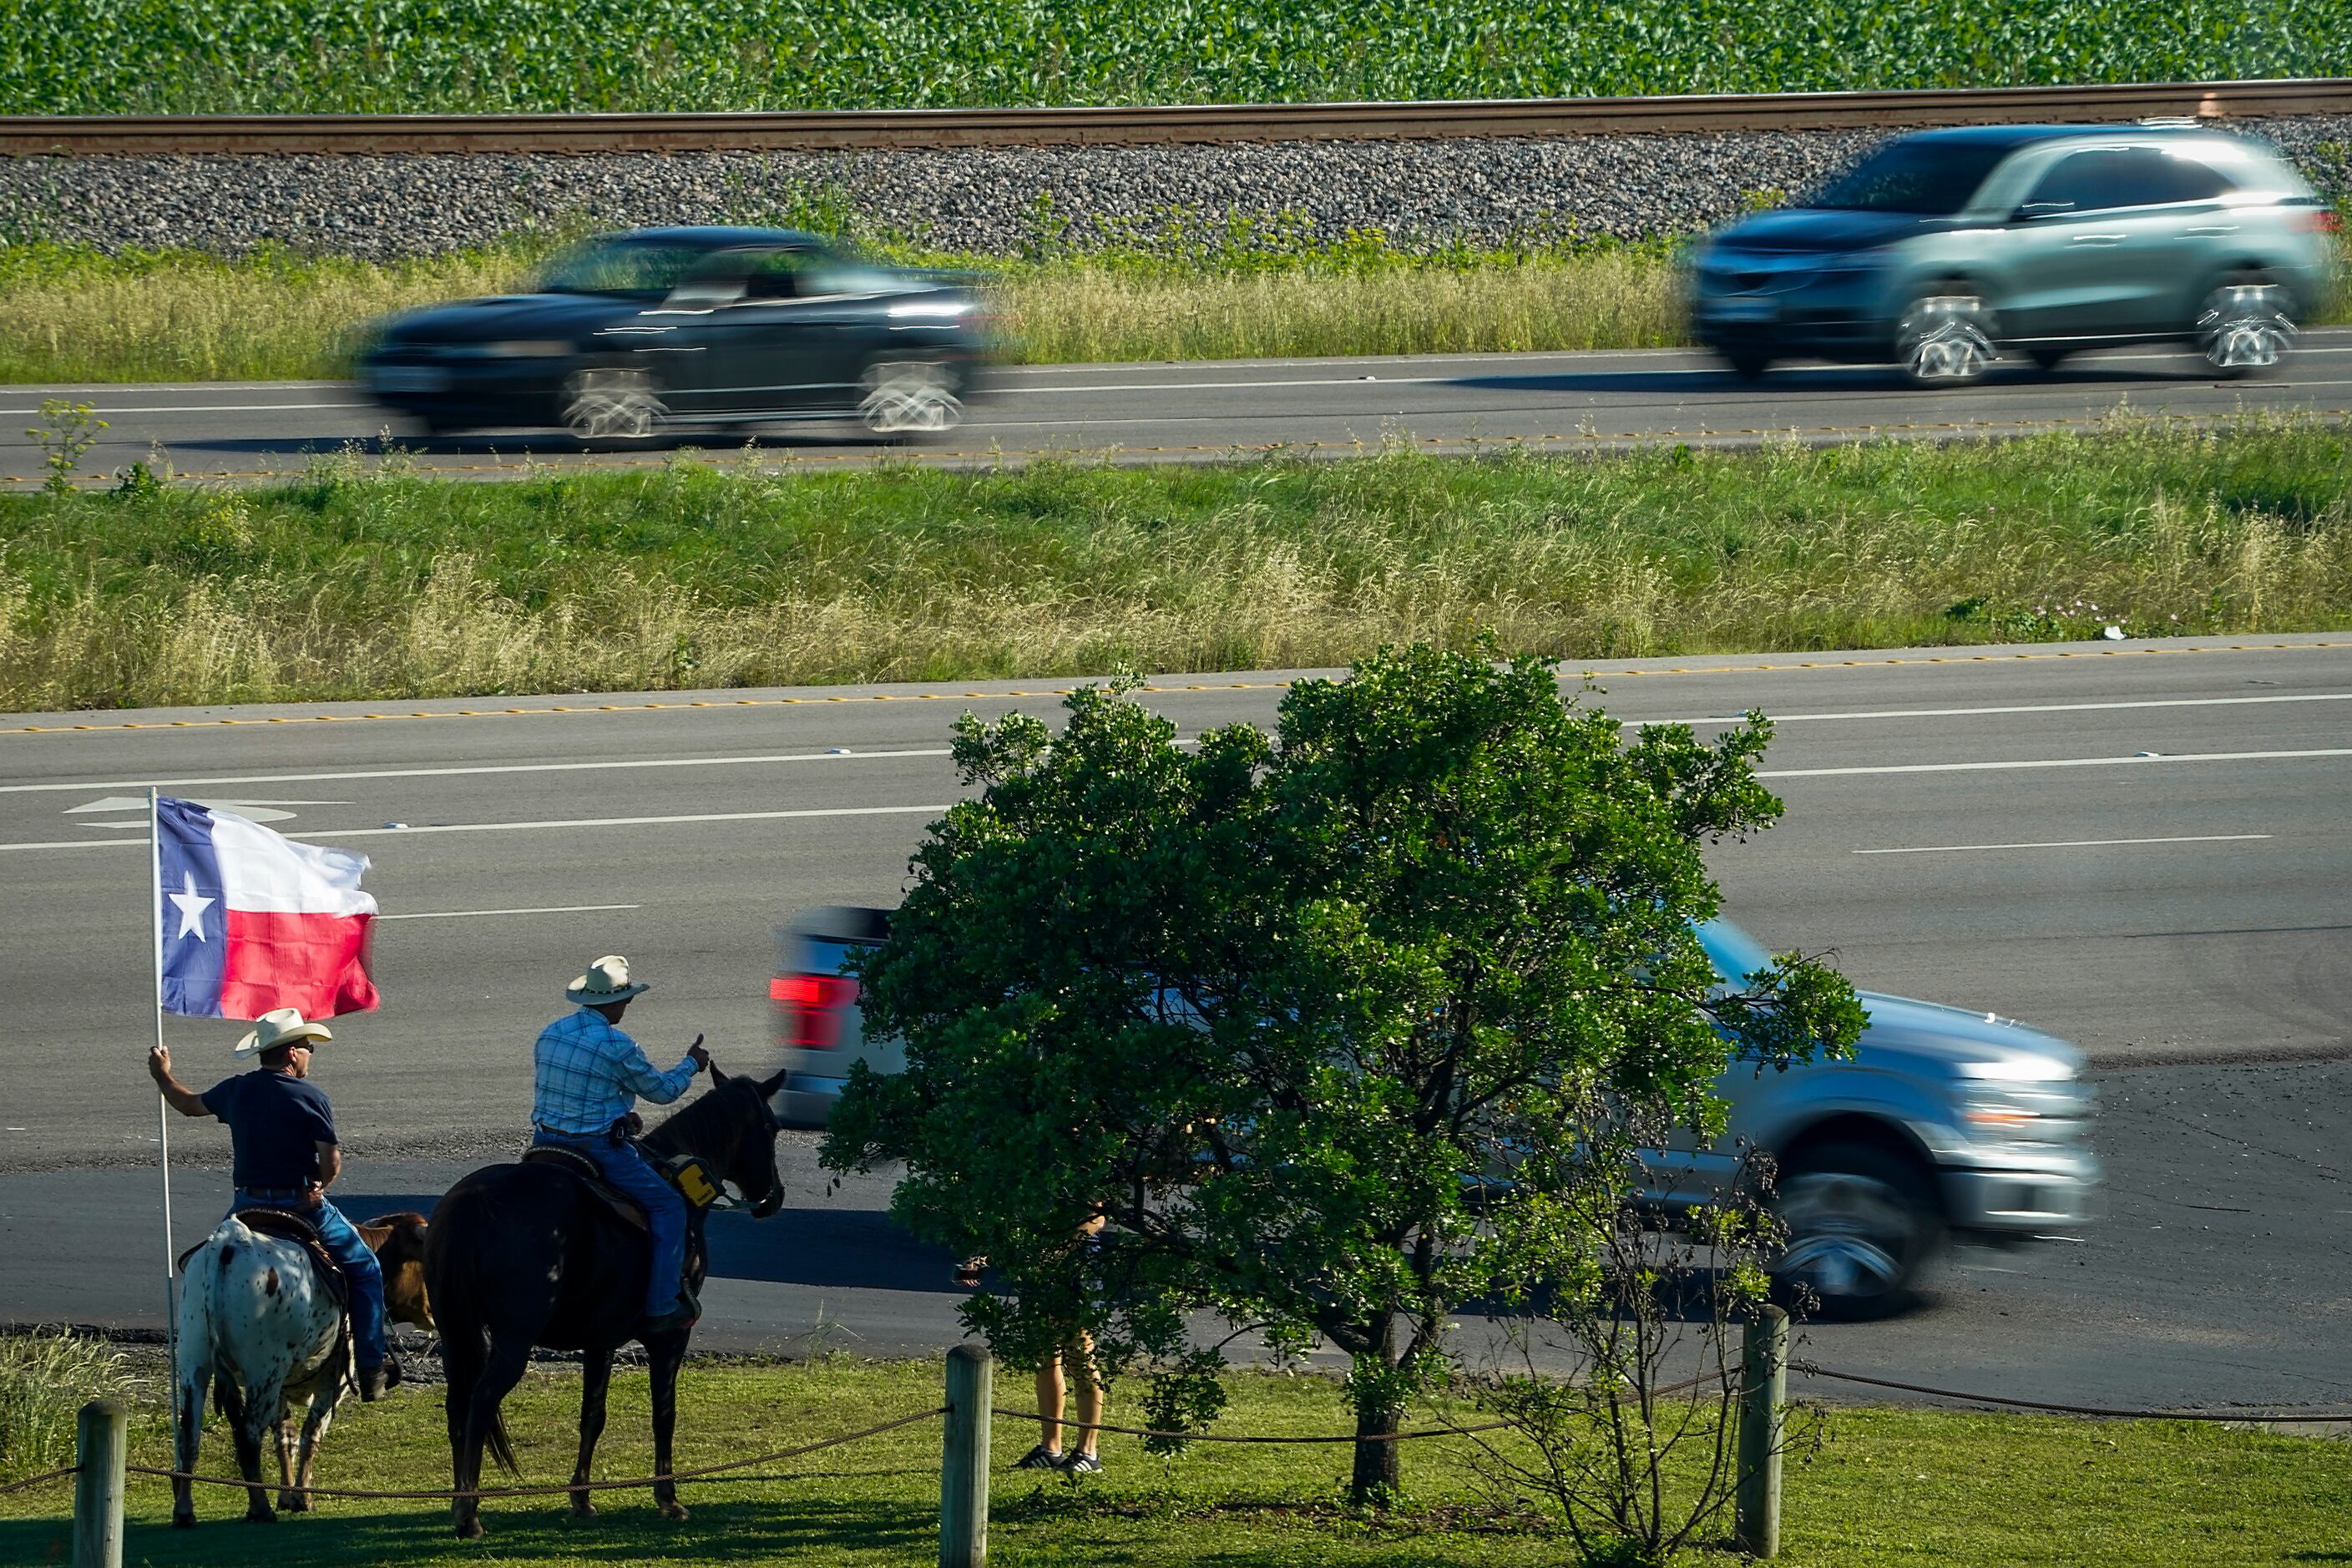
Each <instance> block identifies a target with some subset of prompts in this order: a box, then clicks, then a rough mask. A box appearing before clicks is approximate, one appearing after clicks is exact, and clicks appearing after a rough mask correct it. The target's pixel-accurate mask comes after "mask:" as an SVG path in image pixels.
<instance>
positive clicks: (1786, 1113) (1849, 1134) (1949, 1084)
mask: <svg viewBox="0 0 2352 1568" xmlns="http://www.w3.org/2000/svg"><path fill="white" fill-rule="evenodd" d="M889 919H890V917H889V911H887V910H877V909H860V908H849V907H843V906H838V905H836V906H828V907H826V908H823V909H815V910H807V911H806V912H804V913H803V914H802V915H800V916H799V917H798V918H796V919H795V920H793V921H792V923H791V924H790V925H788V926H786V927H785V928H784V930H783V931H782V932H781V933H780V942H781V949H782V951H781V953H780V962H779V963H778V966H777V971H776V974H775V977H774V979H773V980H772V981H771V982H770V984H769V994H770V996H771V998H772V1000H773V1002H774V1004H775V1007H776V1022H777V1043H778V1044H779V1045H780V1046H782V1047H783V1051H784V1061H783V1066H784V1086H783V1088H782V1089H780V1090H779V1091H778V1092H777V1094H776V1098H775V1102H774V1103H775V1110H776V1112H777V1115H778V1117H779V1118H780V1119H781V1120H782V1121H784V1122H786V1123H787V1124H789V1125H794V1126H803V1127H821V1126H823V1125H824V1121H825V1120H826V1117H827V1115H828V1113H829V1112H830V1111H831V1110H832V1107H833V1102H834V1100H835V1098H837V1097H838V1096H839V1095H840V1093H841V1090H842V1089H843V1087H844V1085H845V1084H846V1083H847V1081H848V1078H849V1068H850V1064H851V1063H852V1062H856V1061H863V1062H866V1063H867V1064H868V1065H869V1066H871V1067H872V1068H874V1070H876V1071H877V1072H884V1073H891V1072H898V1071H900V1070H902V1069H903V1068H905V1066H906V1053H905V1050H904V1048H903V1047H902V1046H901V1044H900V1042H898V1040H895V1039H889V1038H868V1037H867V1036H866V1030H865V1026H864V1018H863V1016H862V1015H861V1014H860V1012H859V1010H858V1006H857V982H856V980H855V979H853V978H850V977H848V976H846V975H844V974H843V973H842V972H841V971H842V965H843V961H844V960H845V959H846V958H847V957H848V956H849V954H850V952H852V951H853V950H854V949H856V948H858V947H862V946H866V945H869V944H872V943H875V942H880V941H882V940H883V939H884V938H885V937H886V936H887V934H888V931H889ZM1698 936H1699V941H1700V943H1701V945H1702V946H1704V947H1705V948H1706V952H1707V955H1708V956H1709V957H1710V958H1712V959H1713V960H1714V961H1715V966H1716V969H1717V972H1718V973H1721V974H1722V975H1723V976H1724V977H1725V984H1738V981H1739V980H1740V978H1741V977H1743V976H1745V975H1747V974H1750V973H1754V972H1755V971H1757V970H1759V969H1761V968H1763V967H1764V966H1765V965H1766V964H1768V963H1770V962H1771V954H1770V952H1769V951H1768V950H1767V949H1765V948H1764V947H1763V946H1762V945H1761V944H1760V943H1759V942H1756V941H1755V940H1754V939H1753V938H1751V937H1749V936H1748V934H1747V933H1746V932H1744V931H1740V930H1739V929H1738V927H1736V926H1734V925H1732V924H1730V923H1729V922H1728V921H1709V922H1707V923H1706V925H1703V926H1701V927H1699V928H1698ZM1862 1005H1863V1006H1864V1009H1865V1010H1866V1011H1867V1012H1868V1014H1869V1016H1870V1022H1869V1026H1868V1027H1867V1028H1866V1029H1864V1032H1863V1036H1862V1039H1861V1042H1860V1044H1859V1045H1858V1046H1857V1047H1856V1048H1855V1051H1854V1054H1853V1057H1852V1058H1849V1059H1846V1060H1843V1061H1834V1062H1814V1063H1811V1064H1809V1065H1806V1066H1802V1067H1797V1068H1789V1069H1787V1070H1786V1071H1781V1070H1778V1069H1775V1068H1770V1067H1767V1066H1760V1065H1757V1064H1739V1063H1735V1064H1734V1065H1733V1067H1732V1068H1731V1070H1729V1071H1727V1072H1726V1073H1725V1074H1724V1075H1723V1077H1722V1078H1721V1079H1718V1080H1717V1085H1716V1090H1717V1093H1718V1094H1719V1095H1720V1096H1721V1097H1722V1098H1723V1099H1724V1100H1726V1101H1727V1103H1728V1104H1729V1106H1730V1121H1729V1126H1728V1127H1727V1131H1725V1134H1724V1136H1723V1137H1722V1138H1721V1139H1719V1140H1717V1142H1714V1143H1712V1144H1709V1145H1706V1146H1704V1147H1702V1146H1699V1145H1698V1144H1697V1142H1696V1140H1687V1139H1685V1140H1676V1141H1675V1142H1672V1143H1670V1144H1669V1146H1667V1147H1666V1148H1664V1149H1657V1150H1652V1151H1648V1152H1647V1153H1646V1155H1645V1162H1646V1165H1647V1172H1646V1185H1647V1190H1646V1191H1644V1192H1643V1193H1642V1194H1640V1199H1639V1201H1640V1202H1641V1204H1642V1205H1643V1206H1644V1207H1648V1208H1652V1209H1656V1210H1663V1211H1666V1212H1669V1213H1671V1212H1672V1211H1673V1210H1675V1209H1677V1208H1686V1207H1688V1206H1691V1205H1696V1204H1698V1203H1702V1202H1705V1201H1706V1199H1707V1198H1708V1197H1709V1196H1711V1195H1713V1194H1717V1193H1720V1192H1721V1191H1723V1190H1724V1189H1725V1188H1726V1187H1727V1186H1728V1185H1730V1184H1733V1183H1735V1182H1737V1181H1738V1180H1739V1179H1740V1177H1741V1175H1742V1173H1743V1172H1744V1170H1745V1169H1747V1168H1748V1156H1749V1155H1750V1154H1751V1153H1752V1152H1759V1151H1760V1152H1766V1153H1769V1155H1770V1156H1771V1159H1772V1161H1773V1163H1774V1165H1775V1166H1776V1168H1777V1179H1776V1182H1775V1188H1776V1197H1775V1200H1774V1206H1775V1207H1776V1208H1777V1209H1778V1210H1779V1212H1780V1215H1781V1217H1782V1219H1783V1220H1784V1221H1786V1223H1787V1225H1788V1226H1789V1232H1790V1236H1789V1245H1788V1247H1787V1250H1786V1251H1785V1253H1784V1254H1783V1256H1782V1258H1780V1263H1779V1265H1778V1272H1779V1273H1780V1275H1781V1276H1782V1277H1783V1279H1787V1280H1789V1281H1791V1282H1795V1283H1801V1284H1802V1285H1804V1286H1806V1287H1808V1288H1810V1289H1811V1290H1812V1291H1813V1293H1814V1294H1815V1295H1817V1296H1818V1297H1819V1298H1820V1299H1821V1301H1822V1306H1823V1307H1824V1309H1826V1310H1829V1311H1831V1312H1832V1313H1837V1314H1840V1315H1860V1314H1866V1313H1868V1312H1870V1311H1872V1310H1876V1309H1879V1308H1882V1307H1884V1306H1886V1305H1891V1304H1893V1303H1894V1302H1895V1301H1896V1300H1900V1299H1901V1298H1902V1297H1903V1296H1904V1295H1905V1294H1906V1292H1907V1291H1908V1289H1909V1287H1910V1285H1911V1283H1912V1281H1913V1280H1914V1279H1916V1277H1917V1276H1918V1274H1919V1271H1920V1270H1921V1268H1924V1267H1925V1266H1926V1265H1927V1263H1928V1262H1929V1260H1930V1259H1932V1258H1934V1257H1935V1256H1936V1255H1937V1252H1938V1250H1939V1249H1940V1248H1941V1247H1943V1246H1944V1245H1945V1244H1946V1243H1947V1242H1948V1241H1953V1240H1961V1241H1971V1242H1989V1243H1995V1244H2016V1243H2023V1242H2028V1241H2031V1240H2032V1239H2034V1238H2036V1237H2049V1236H2053V1235H2063V1234H2064V1233H2066V1232H2069V1231H2072V1230H2074V1229H2076V1228H2079V1227H2080V1226H2083V1225H2084V1223H2086V1222H2087V1221H2088V1220H2089V1218H2090V1217H2091V1215H2092V1212H2093V1209H2094V1205H2095V1196H2096V1189H2097V1184H2098V1164H2097V1162H2096V1161H2095V1160H2094V1159H2093V1157H2092V1154H2091V1149H2090V1138H2089V1131H2090V1127H2089V1113H2090V1095H2089V1091H2088V1090H2087V1089H2085V1088H2084V1085H2083V1083H2082V1081H2081V1070H2082V1060H2083V1058H2082V1053H2081V1052H2079V1051H2077V1050H2076V1049H2075V1048H2074V1047H2072V1046H2070V1045H2068V1044H2066V1043H2065V1042H2064V1041H2063V1040H2059V1039H2054V1038H2053V1037H2050V1036H2048V1035H2044V1034H2041V1033H2038V1032H2036V1031H2034V1030H2032V1029H2030V1028H2027V1027H2026V1026H2023V1025H2021V1024H2018V1023H2015V1022H2012V1021H2011V1020H2009V1019H2005V1018H2000V1017H1996V1016H1993V1015H1992V1014H1990V1013H1969V1012H1963V1011H1961V1010H1959V1009H1958V1008H1953V1007H1942V1006H1937V1005H1934V1004H1932V1003H1927V1002H1914V1001H1910V1000H1908V999H1906V998H1904V997H1900V996H1885V995H1880V994H1876V993H1874V992H1864V993H1863V994H1862Z"/></svg>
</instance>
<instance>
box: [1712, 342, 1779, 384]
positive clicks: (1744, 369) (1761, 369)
mask: <svg viewBox="0 0 2352 1568" xmlns="http://www.w3.org/2000/svg"><path fill="white" fill-rule="evenodd" d="M1723 363H1726V364H1727V365H1729V366H1730V367H1731V374H1734V375H1736V376H1738V378H1739V379H1740V380H1742V381H1761V380H1763V379H1764V373H1765V372H1766V371H1769V370H1770V369H1771V368H1772V356H1771V355H1770V354H1769V353H1765V352H1764V351H1763V350H1762V349H1733V350H1730V351H1729V352H1727V353H1725V354H1724V356H1723Z"/></svg>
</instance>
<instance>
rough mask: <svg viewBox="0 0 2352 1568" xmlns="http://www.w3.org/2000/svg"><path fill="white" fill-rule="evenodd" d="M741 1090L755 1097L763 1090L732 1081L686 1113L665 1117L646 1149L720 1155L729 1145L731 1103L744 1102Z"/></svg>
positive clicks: (739, 1080) (749, 1082)
mask: <svg viewBox="0 0 2352 1568" xmlns="http://www.w3.org/2000/svg"><path fill="white" fill-rule="evenodd" d="M739 1088H740V1089H748V1090H749V1091H751V1093H752V1094H754V1095H757V1094H758V1093H759V1088H760V1086H759V1085H758V1084H757V1083H755V1082H754V1081H752V1080H751V1079H747V1078H730V1079H728V1080H727V1081H726V1082H725V1083H722V1084H719V1085H716V1086H714V1087H713V1088H711V1089H709V1091H708V1092H706V1093H704V1094H703V1095H702V1096H701V1097H700V1098H699V1099H698V1100H695V1101H694V1103H692V1104H691V1105H688V1107H687V1108H686V1109H685V1110H680V1111H677V1112H675V1113H674V1114H672V1115H669V1116H667V1117H664V1118H663V1119H662V1122H661V1125H659V1126H658V1127H656V1128H654V1129H653V1130H652V1131H649V1132H647V1133H646V1135H645V1138H644V1140H643V1142H645V1144H646V1147H648V1148H651V1149H654V1150H656V1151H658V1152H661V1153H664V1154H683V1153H686V1152H689V1151H691V1152H698V1153H703V1154H710V1155H716V1154H717V1153H718V1152H719V1151H720V1149H721V1148H722V1147H723V1146H724V1144H725V1142H726V1134H727V1132H728V1131H730V1129H729V1128H728V1125H727V1123H728V1120H729V1117H728V1102H729V1101H730V1100H737V1099H740V1096H739V1095H738V1094H737V1093H736V1090H737V1089H739Z"/></svg>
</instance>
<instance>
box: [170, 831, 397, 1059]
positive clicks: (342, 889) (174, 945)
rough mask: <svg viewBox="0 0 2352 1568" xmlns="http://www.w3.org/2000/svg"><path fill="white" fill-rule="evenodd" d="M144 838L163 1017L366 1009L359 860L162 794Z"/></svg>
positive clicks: (369, 912)
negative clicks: (150, 863)
mask: <svg viewBox="0 0 2352 1568" xmlns="http://www.w3.org/2000/svg"><path fill="white" fill-rule="evenodd" d="M155 831H156V849H157V865H158V882H157V889H156V891H157V896H158V897H159V898H160V899H161V900H162V903H161V906H160V909H161V913H162V916H163V923H162V925H161V926H160V927H159V928H158V930H159V931H160V933H161V936H162V940H163V1010H164V1011H165V1012H167V1013H181V1014H185V1015H187V1016H191V1017H197V1018H258V1017H259V1016H261V1015H263V1014H264V1013H267V1012H268V1011H269V1010H270V1009H271V1008H273V1007H296V1008H299V1009H300V1010H301V1013H302V1016H304V1017H306V1018H326V1017H331V1016H334V1015H335V1014H338V1013H364V1012H367V1011H369V1010H371V1009H372V1008H373V1007H374V1006H375V1003H376V995H375V986H374V985H373V984H372V983H371V982H370V981H369V980H368V973H367V942H368V926H369V924H370V922H371V921H373V920H374V919H375V900H373V899H372V898H370V897H369V896H368V895H367V894H365V893H362V892H361V891H360V874H361V873H362V872H363V871H365V870H366V869H367V868H368V859H367V857H366V856H364V855H354V854H352V852H351V851H350V850H348V849H326V848H321V847H319V846H318V845H315V844H297V843H295V842H294V841H293V840H292V839H290V838H281V837H278V835H277V834H275V833H272V832H270V831H269V829H268V828H267V827H264V826H261V825H260V824H259V823H257V822H250V821H247V819H246V818H244V817H242V816H236V815H235V814H234V813H231V812H226V811H215V810H213V809H212V808H211V807H209V806H204V805H197V804H196V803H195V802H194V801H192V800H173V799H172V798H171V797H169V796H168V795H167V796H163V797H162V798H159V799H158V800H157V801H156V802H155Z"/></svg>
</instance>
